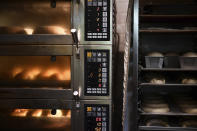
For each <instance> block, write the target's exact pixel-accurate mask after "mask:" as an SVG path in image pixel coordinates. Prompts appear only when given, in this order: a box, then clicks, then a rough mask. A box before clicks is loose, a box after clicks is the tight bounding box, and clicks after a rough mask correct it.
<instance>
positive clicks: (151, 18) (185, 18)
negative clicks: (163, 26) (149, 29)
mask: <svg viewBox="0 0 197 131" xmlns="http://www.w3.org/2000/svg"><path fill="white" fill-rule="evenodd" d="M180 20H181V22H191V21H192V22H193V21H197V15H165V14H164V15H152V14H142V15H140V21H143V22H177V21H180Z"/></svg>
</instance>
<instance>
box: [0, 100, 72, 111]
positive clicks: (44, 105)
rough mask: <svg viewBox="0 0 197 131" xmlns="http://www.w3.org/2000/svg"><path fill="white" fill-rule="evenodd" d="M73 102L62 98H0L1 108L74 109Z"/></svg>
mask: <svg viewBox="0 0 197 131" xmlns="http://www.w3.org/2000/svg"><path fill="white" fill-rule="evenodd" d="M72 103H73V101H72V100H67V101H66V100H60V99H6V100H0V108H7V109H12V108H13V109H14V108H23V109H72Z"/></svg>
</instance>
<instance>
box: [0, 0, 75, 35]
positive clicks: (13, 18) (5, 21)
mask: <svg viewBox="0 0 197 131" xmlns="http://www.w3.org/2000/svg"><path fill="white" fill-rule="evenodd" d="M0 12H1V13H0V18H1V21H0V27H12V26H18V27H22V28H26V29H33V30H34V31H36V30H39V29H38V28H39V27H46V26H47V27H49V26H57V27H60V28H62V29H64V30H65V33H67V34H70V27H71V2H70V0H67V1H64V0H56V8H51V5H50V1H47V0H44V1H39V0H28V1H25V0H21V1H20V3H19V2H18V1H16V0H6V1H2V3H1V6H0ZM0 29H1V28H0ZM58 29H59V28H58ZM0 31H1V30H0ZM42 34H43V33H42Z"/></svg>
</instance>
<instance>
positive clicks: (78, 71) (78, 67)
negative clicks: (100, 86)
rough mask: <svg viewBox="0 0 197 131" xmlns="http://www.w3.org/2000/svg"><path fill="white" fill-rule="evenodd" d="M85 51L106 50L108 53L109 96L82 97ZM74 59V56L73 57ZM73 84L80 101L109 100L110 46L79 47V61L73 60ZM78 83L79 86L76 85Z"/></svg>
mask: <svg viewBox="0 0 197 131" xmlns="http://www.w3.org/2000/svg"><path fill="white" fill-rule="evenodd" d="M85 49H98V50H99V49H101V50H102V49H105V50H106V49H108V50H109V51H110V67H109V69H110V73H109V74H110V75H109V96H85V95H84V50H85ZM75 57H76V56H75ZM74 63H75V67H74V70H75V74H74V76H75V78H74V79H75V82H76V85H75V87H74V89H75V90H78V91H79V97H80V98H81V99H83V100H84V99H88V100H89V99H93V100H95V99H111V95H112V47H111V45H105V46H99V45H92V46H80V59H77V58H75V59H74ZM77 83H79V84H77Z"/></svg>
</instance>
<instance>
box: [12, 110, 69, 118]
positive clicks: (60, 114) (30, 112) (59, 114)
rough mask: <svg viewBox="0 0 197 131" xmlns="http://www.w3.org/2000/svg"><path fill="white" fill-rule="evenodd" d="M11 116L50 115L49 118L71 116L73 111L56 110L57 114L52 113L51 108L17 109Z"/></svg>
mask: <svg viewBox="0 0 197 131" xmlns="http://www.w3.org/2000/svg"><path fill="white" fill-rule="evenodd" d="M11 116H15V117H49V118H60V117H66V118H71V111H70V110H69V111H63V110H59V109H58V110H56V114H55V115H52V114H51V110H49V109H47V110H46V109H43V110H42V109H15V110H13V111H12V112H11Z"/></svg>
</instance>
